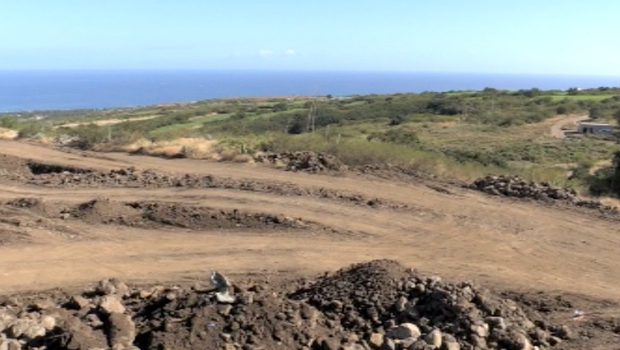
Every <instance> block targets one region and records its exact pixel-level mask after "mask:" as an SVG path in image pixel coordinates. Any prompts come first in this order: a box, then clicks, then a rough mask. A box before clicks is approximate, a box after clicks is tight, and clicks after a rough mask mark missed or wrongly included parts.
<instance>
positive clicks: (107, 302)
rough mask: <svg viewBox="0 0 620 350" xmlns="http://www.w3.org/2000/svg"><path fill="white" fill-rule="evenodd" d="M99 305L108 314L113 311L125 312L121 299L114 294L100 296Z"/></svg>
mask: <svg viewBox="0 0 620 350" xmlns="http://www.w3.org/2000/svg"><path fill="white" fill-rule="evenodd" d="M99 307H100V308H101V310H103V311H104V312H105V313H106V314H108V315H109V314H111V313H113V312H116V313H119V314H122V313H124V312H125V306H123V304H122V303H121V301H120V300H119V299H118V297H117V296H115V295H106V296H104V297H103V298H101V301H100V302H99Z"/></svg>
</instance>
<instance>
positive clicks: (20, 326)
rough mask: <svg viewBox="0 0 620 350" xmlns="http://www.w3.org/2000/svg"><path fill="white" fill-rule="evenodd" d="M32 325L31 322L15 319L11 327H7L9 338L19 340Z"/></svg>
mask: <svg viewBox="0 0 620 350" xmlns="http://www.w3.org/2000/svg"><path fill="white" fill-rule="evenodd" d="M32 325H33V321H31V320H28V319H23V318H20V319H17V320H15V321H14V322H13V323H12V324H11V326H10V327H9V332H8V334H9V336H11V337H12V338H16V339H17V338H21V336H22V335H23V334H24V333H25V332H26V330H27V329H28V328H29V327H30V326H32Z"/></svg>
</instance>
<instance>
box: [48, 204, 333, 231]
mask: <svg viewBox="0 0 620 350" xmlns="http://www.w3.org/2000/svg"><path fill="white" fill-rule="evenodd" d="M60 215H61V217H63V218H69V217H72V218H75V219H79V220H84V221H86V222H89V223H93V224H94V223H103V224H117V225H126V226H140V227H154V226H162V225H163V226H172V227H180V228H187V229H192V230H208V229H236V228H244V229H253V228H254V229H261V230H262V229H266V228H272V229H311V230H322V231H329V232H336V231H335V230H332V229H329V228H326V227H323V226H320V225H318V224H314V223H312V222H308V221H305V220H303V219H300V218H291V217H286V216H283V215H272V214H265V213H246V212H241V211H238V210H236V209H235V210H231V211H228V210H220V209H215V208H208V207H196V206H191V205H181V204H167V203H158V202H131V203H123V202H116V201H113V200H110V199H109V198H100V199H94V200H91V201H88V202H86V203H82V204H80V205H78V206H76V207H73V208H67V209H65V210H63V211H62V212H61V214H60Z"/></svg>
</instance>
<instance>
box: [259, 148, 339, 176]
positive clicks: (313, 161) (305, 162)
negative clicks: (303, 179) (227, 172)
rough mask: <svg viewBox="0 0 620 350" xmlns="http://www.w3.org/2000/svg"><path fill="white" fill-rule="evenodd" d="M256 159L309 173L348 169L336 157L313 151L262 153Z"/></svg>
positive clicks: (260, 161) (286, 168)
mask: <svg viewBox="0 0 620 350" xmlns="http://www.w3.org/2000/svg"><path fill="white" fill-rule="evenodd" d="M254 160H255V161H256V162H259V163H271V164H281V165H283V166H284V169H285V170H287V171H301V172H307V173H320V172H339V171H343V170H345V169H346V167H345V165H344V164H343V163H342V162H340V161H339V160H338V159H337V158H336V157H334V156H332V155H329V154H325V153H315V152H311V151H302V152H281V153H276V152H270V153H260V154H257V155H255V156H254Z"/></svg>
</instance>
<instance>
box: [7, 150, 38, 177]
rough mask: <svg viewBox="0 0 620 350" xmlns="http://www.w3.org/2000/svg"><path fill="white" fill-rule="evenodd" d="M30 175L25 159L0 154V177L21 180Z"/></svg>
mask: <svg viewBox="0 0 620 350" xmlns="http://www.w3.org/2000/svg"><path fill="white" fill-rule="evenodd" d="M31 175H32V173H31V172H30V169H29V168H28V162H27V161H26V160H25V159H22V158H17V157H13V156H9V155H6V154H0V177H4V178H11V179H23V178H26V177H28V176H31Z"/></svg>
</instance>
